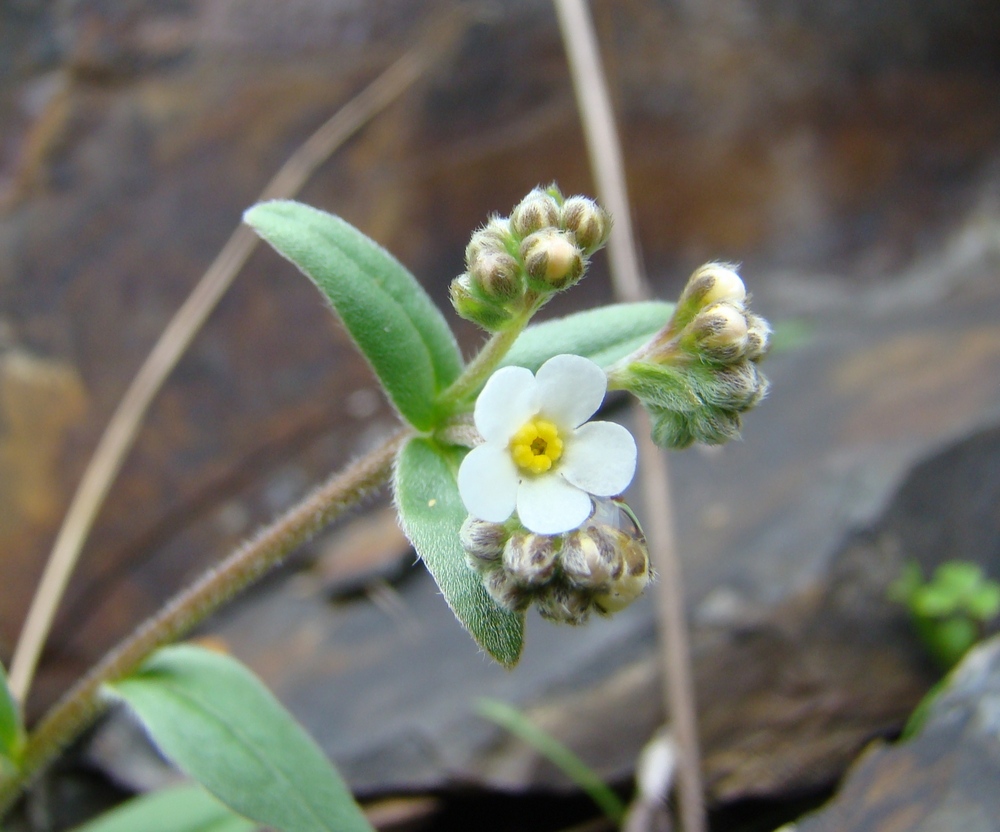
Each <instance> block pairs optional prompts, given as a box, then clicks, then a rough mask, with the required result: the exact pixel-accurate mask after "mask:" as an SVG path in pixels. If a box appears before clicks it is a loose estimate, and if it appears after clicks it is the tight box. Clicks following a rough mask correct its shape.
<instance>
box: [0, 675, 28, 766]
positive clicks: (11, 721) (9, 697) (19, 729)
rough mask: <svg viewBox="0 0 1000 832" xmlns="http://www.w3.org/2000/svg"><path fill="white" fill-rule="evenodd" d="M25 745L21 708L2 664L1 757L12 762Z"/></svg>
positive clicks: (0, 703)
mask: <svg viewBox="0 0 1000 832" xmlns="http://www.w3.org/2000/svg"><path fill="white" fill-rule="evenodd" d="M23 746H24V726H23V725H22V723H21V709H20V708H19V707H18V706H17V700H16V699H14V696H13V694H12V693H11V692H10V687H9V686H8V684H7V673H6V671H5V670H4V669H3V665H2V664H0V757H6V758H7V759H8V760H9V761H11V762H12V763H16V761H17V760H18V759H19V758H20V756H21V749H22V748H23Z"/></svg>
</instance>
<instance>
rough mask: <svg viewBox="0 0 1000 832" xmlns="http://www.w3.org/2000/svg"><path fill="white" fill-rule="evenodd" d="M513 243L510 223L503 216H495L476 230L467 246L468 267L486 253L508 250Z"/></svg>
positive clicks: (466, 260) (466, 259)
mask: <svg viewBox="0 0 1000 832" xmlns="http://www.w3.org/2000/svg"><path fill="white" fill-rule="evenodd" d="M511 245H513V238H512V237H511V233H510V224H509V223H508V221H507V220H505V219H503V218H502V217H493V218H492V219H491V220H490V221H489V222H488V223H486V225H484V226H483V227H482V228H480V229H479V230H478V231H476V232H474V233H473V235H472V238H471V239H470V240H469V244H468V245H467V246H466V247H465V263H466V268H468V267H470V266H471V264H472V263H473V262H474V261H475V260H476V259H478V258H479V257H480V256H482V255H483V254H486V253H493V252H508V251H509V247H510V246H511Z"/></svg>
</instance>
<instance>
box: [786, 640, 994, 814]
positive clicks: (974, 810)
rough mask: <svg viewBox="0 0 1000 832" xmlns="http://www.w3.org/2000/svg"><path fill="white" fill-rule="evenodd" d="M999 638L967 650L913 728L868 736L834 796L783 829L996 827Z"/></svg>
mask: <svg viewBox="0 0 1000 832" xmlns="http://www.w3.org/2000/svg"><path fill="white" fill-rule="evenodd" d="M998 719H1000V640H997V639H993V640H992V641H989V642H986V643H984V644H981V645H980V646H978V647H977V648H975V649H974V650H972V651H971V652H970V653H969V654H968V655H967V656H966V658H965V659H964V660H963V661H962V663H961V664H960V665H959V666H958V667H957V668H956V669H955V671H954V672H953V674H952V675H951V677H950V678H949V681H948V684H947V686H946V687H945V688H944V690H943V691H942V692H941V693H940V695H939V696H938V697H937V698H936V699H935V700H934V703H933V705H932V706H931V708H930V712H929V714H928V716H927V721H926V723H925V724H924V727H923V728H922V729H921V731H920V733H919V734H918V735H917V736H916V737H914V738H913V739H911V740H909V741H907V742H901V743H897V744H895V745H888V746H887V745H884V744H875V745H873V746H872V747H871V748H869V749H868V750H867V751H866V752H865V753H864V755H863V756H862V757H861V759H860V760H858V762H857V763H856V764H855V765H854V766H852V767H851V769H850V770H849V771H848V773H847V775H846V776H845V778H844V782H843V784H842V785H841V787H840V789H839V792H838V794H837V797H836V798H834V799H833V800H832V801H831V802H830V804H829V805H828V806H826V807H825V808H824V809H822V810H821V811H819V812H817V813H816V814H814V815H812V816H810V817H808V818H806V819H804V820H802V821H801V822H799V823H797V824H795V825H794V826H793V827H790V828H789V830H788V832H792V830H794V832H826V830H835V829H836V830H842V829H850V830H854V832H882V831H883V830H888V829H906V830H912V831H913V832H931V830H938V829H963V830H964V829H968V830H976V832H993V830H997V829H1000V796H998V795H997V789H996V784H997V782H998V779H1000V731H998V730H997V729H998V725H1000V723H998Z"/></svg>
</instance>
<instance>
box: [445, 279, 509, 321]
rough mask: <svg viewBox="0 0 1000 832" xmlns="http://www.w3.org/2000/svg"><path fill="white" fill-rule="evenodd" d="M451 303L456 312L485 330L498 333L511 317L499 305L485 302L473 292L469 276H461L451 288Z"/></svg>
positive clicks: (454, 281) (452, 282)
mask: <svg viewBox="0 0 1000 832" xmlns="http://www.w3.org/2000/svg"><path fill="white" fill-rule="evenodd" d="M449 294H450V295H451V303H452V305H453V306H454V307H455V311H456V312H457V313H458V314H459V316H461V317H462V318H465V320H467V321H472V322H473V323H476V324H479V325H480V326H481V327H482V328H483V329H486V330H489V331H490V332H496V331H497V330H498V329H502V328H503V326H504V324H506V323H507V322H508V321H509V320H510V318H511V315H510V313H509V312H507V310H505V309H504V308H503V307H502V306H500V305H499V304H497V303H494V302H491V301H487V300H483V299H482V298H481V297H479V296H478V295H477V294H476V293H475V292H473V290H472V280H471V278H470V277H469V275H467V274H463V275H459V276H458V277H456V278H455V279H454V280H453V281H451V286H450V287H449Z"/></svg>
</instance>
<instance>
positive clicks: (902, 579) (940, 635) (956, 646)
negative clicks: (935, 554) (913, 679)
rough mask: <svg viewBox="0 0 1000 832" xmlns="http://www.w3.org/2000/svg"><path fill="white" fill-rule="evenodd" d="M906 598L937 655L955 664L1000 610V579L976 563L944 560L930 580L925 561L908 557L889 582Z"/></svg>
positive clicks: (894, 595) (892, 591)
mask: <svg viewBox="0 0 1000 832" xmlns="http://www.w3.org/2000/svg"><path fill="white" fill-rule="evenodd" d="M889 597H890V598H891V599H892V600H894V601H897V602H899V603H901V604H904V605H905V606H906V608H907V609H908V610H909V612H910V616H911V618H912V620H913V625H914V627H915V628H916V630H917V633H918V634H919V635H920V638H921V640H922V641H923V643H924V644H925V645H926V647H927V649H928V651H930V653H931V655H932V656H933V657H934V659H935V660H936V661H937V662H938V663H939V664H940V665H941V667H942V668H944V669H945V670H950V669H951V668H952V667H954V666H955V665H956V664H957V663H958V661H959V660H960V659H961V658H962V656H964V655H965V654H966V652H967V651H968V650H969V648H970V647H972V645H973V644H975V643H976V642H977V641H979V640H980V639H981V638H982V637H983V633H984V630H985V627H986V625H987V624H988V623H989V622H990V621H992V620H993V619H994V618H996V617H997V616H998V615H1000V583H997V582H996V581H993V580H990V579H989V578H987V577H986V576H985V575H984V574H983V570H982V569H981V568H980V567H979V565H978V564H976V563H971V562H969V561H962V560H952V561H947V562H945V563H942V564H941V565H940V566H939V567H938V568H937V569H936V570H935V571H934V576H933V577H932V578H931V579H930V580H929V581H925V580H924V576H923V572H922V571H921V569H920V566H919V565H917V564H916V563H913V562H909V563H907V564H906V565H905V567H904V568H903V573H902V574H901V575H900V576H899V578H897V579H896V581H895V582H894V583H893V584H892V586H891V587H890V588H889Z"/></svg>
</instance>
